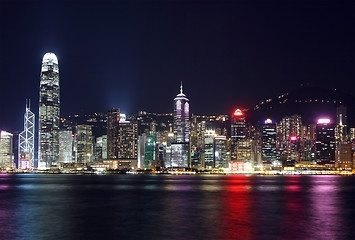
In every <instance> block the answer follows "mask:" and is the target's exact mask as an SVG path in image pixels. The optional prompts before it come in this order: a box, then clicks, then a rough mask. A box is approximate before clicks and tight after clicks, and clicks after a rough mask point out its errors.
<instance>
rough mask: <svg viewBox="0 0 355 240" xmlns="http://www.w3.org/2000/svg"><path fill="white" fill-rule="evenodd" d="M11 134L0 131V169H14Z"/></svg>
mask: <svg viewBox="0 0 355 240" xmlns="http://www.w3.org/2000/svg"><path fill="white" fill-rule="evenodd" d="M14 165H15V162H14V152H13V134H12V133H9V132H6V131H3V130H0V169H5V168H14Z"/></svg>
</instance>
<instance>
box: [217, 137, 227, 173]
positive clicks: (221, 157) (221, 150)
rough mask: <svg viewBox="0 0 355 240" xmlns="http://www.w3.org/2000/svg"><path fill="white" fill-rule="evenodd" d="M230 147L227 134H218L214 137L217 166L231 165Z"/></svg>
mask: <svg viewBox="0 0 355 240" xmlns="http://www.w3.org/2000/svg"><path fill="white" fill-rule="evenodd" d="M229 157H230V155H229V149H228V140H227V137H226V136H223V135H216V136H215V138H214V164H215V168H228V167H229Z"/></svg>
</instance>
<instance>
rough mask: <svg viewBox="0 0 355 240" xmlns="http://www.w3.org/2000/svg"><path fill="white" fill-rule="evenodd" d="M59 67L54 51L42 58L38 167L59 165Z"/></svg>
mask: <svg viewBox="0 0 355 240" xmlns="http://www.w3.org/2000/svg"><path fill="white" fill-rule="evenodd" d="M59 116H60V96H59V68H58V59H57V56H56V55H55V54H54V53H46V54H45V55H44V57H43V60H42V68H41V81H40V90H39V126H38V167H39V168H48V167H52V166H57V165H58V160H59V120H60V117H59Z"/></svg>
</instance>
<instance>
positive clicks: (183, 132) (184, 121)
mask: <svg viewBox="0 0 355 240" xmlns="http://www.w3.org/2000/svg"><path fill="white" fill-rule="evenodd" d="M189 112H190V106H189V99H187V98H186V95H185V94H183V93H182V83H181V86H180V93H179V94H178V95H177V96H176V97H175V98H174V136H175V142H177V143H185V142H189V133H190V123H189V122H190V113H189Z"/></svg>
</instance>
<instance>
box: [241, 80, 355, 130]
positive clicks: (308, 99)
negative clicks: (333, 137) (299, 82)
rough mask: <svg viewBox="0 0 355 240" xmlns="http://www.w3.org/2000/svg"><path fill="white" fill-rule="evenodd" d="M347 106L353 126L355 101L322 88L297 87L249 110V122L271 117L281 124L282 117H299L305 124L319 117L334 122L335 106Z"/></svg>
mask: <svg viewBox="0 0 355 240" xmlns="http://www.w3.org/2000/svg"><path fill="white" fill-rule="evenodd" d="M340 105H344V106H346V107H347V115H348V125H349V126H352V127H355V98H354V96H352V95H349V94H346V93H344V92H342V91H339V90H335V89H325V88H321V87H300V88H298V89H295V90H293V91H290V92H288V93H284V94H282V95H280V96H277V97H275V98H272V99H267V100H265V101H263V102H261V103H259V104H257V105H256V106H255V107H254V108H253V109H248V111H247V116H248V120H249V121H250V122H252V123H260V122H262V121H263V120H264V119H265V118H267V117H270V118H272V119H274V120H276V121H280V120H281V119H282V118H283V117H284V116H290V115H293V114H299V115H301V116H302V121H303V123H304V124H312V123H315V122H316V121H317V119H318V118H319V117H330V118H331V119H333V121H335V120H336V107H338V106H340Z"/></svg>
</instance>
